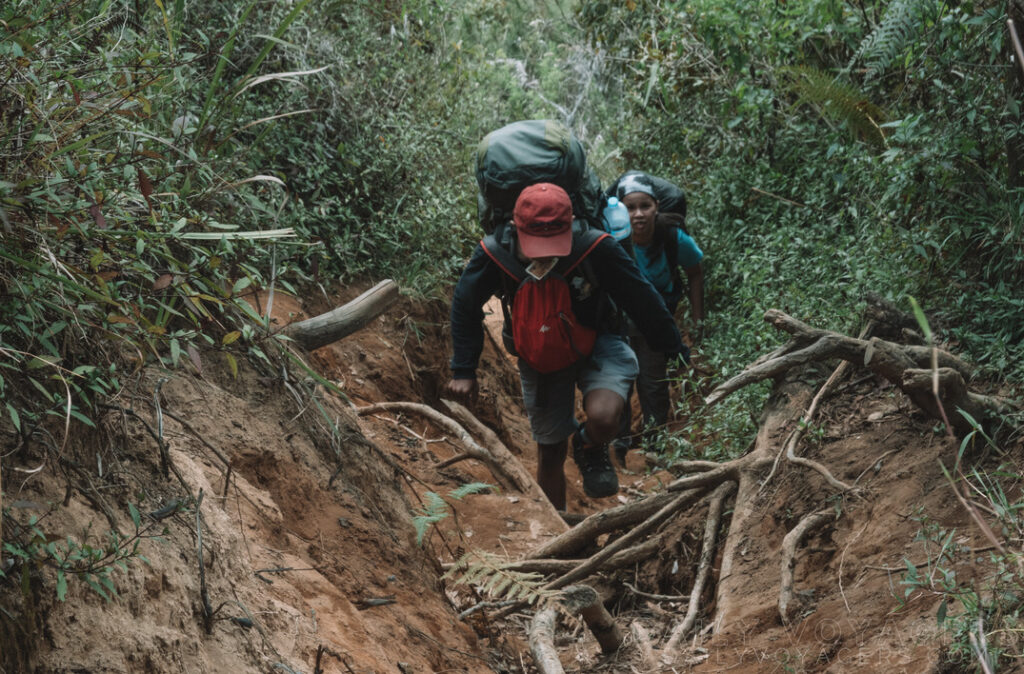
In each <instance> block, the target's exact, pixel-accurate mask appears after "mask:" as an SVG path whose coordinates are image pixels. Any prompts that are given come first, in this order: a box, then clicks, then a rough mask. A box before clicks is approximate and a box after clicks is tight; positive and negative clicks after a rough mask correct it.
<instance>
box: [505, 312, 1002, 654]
mask: <svg viewBox="0 0 1024 674" xmlns="http://www.w3.org/2000/svg"><path fill="white" fill-rule="evenodd" d="M877 315H878V316H880V317H884V316H887V315H888V314H887V313H886V312H885V311H881V312H879V313H878V314H877ZM765 320H767V321H768V322H770V323H772V324H773V325H774V326H775V327H777V328H778V329H779V330H781V331H783V332H786V333H789V334H790V335H791V339H790V340H789V341H788V342H787V343H786V344H784V345H783V346H781V347H779V348H778V349H776V350H775V351H773V352H772V353H770V354H767V355H766V356H763V357H761V358H759V359H757V360H756V361H755V362H754V363H752V364H751V365H749V366H748V367H747V368H746V369H745V370H744V371H743V372H741V373H740V374H739V375H737V376H736V377H733V378H732V379H730V380H729V381H727V382H725V383H723V384H721V385H719V386H718V387H717V388H716V389H715V390H714V391H712V392H711V394H710V395H709V396H708V397H707V399H706V401H707V403H708V404H709V405H711V404H715V403H717V402H719V401H721V400H722V399H723V398H724V397H725V396H727V395H729V394H730V393H732V392H734V391H737V390H739V389H740V388H742V387H744V386H747V385H748V384H752V383H755V382H759V381H762V380H764V379H767V378H772V379H774V380H775V386H774V388H773V390H772V393H771V396H770V398H769V400H768V402H767V403H766V405H765V409H764V413H763V416H762V419H761V420H760V424H759V429H758V434H757V437H756V438H755V440H754V442H753V443H752V447H751V449H750V451H749V452H748V453H747V454H744V455H743V456H740V457H738V458H736V459H733V460H731V461H727V462H724V463H715V462H711V461H685V462H681V463H677V464H674V465H673V466H672V469H673V470H677V471H680V472H681V475H680V477H678V478H677V479H676V480H674V481H673V482H672V483H670V484H669V485H668V486H667V488H666V492H665V493H661V494H655V495H652V496H649V497H647V498H645V499H644V500H642V501H638V502H635V503H631V504H628V505H624V506H620V507H617V508H612V509H609V510H606V511H603V512H600V513H597V514H595V515H592V516H591V517H588V518H587V519H586V520H584V521H583V522H581V523H580V524H579V525H577V526H576V527H574V528H572V529H570V530H569V531H567V532H565V533H563V534H561V535H560V536H558V537H556V538H554V539H552V540H550V541H548V542H547V543H545V544H544V545H542V546H540V547H539V548H537V549H535V550H533V551H532V552H530V553H529V554H527V555H526V556H524V558H522V559H520V560H518V561H515V562H510V563H508V564H506V565H504V566H503V568H504V569H507V570H510V571H512V570H514V571H519V572H538V573H543V574H561V575H558V576H557V577H556V578H554V579H552V580H550V581H548V582H547V583H546V584H545V585H544V586H543V588H542V589H543V590H556V589H560V588H564V587H566V586H567V585H569V584H571V583H575V582H578V581H579V580H581V579H583V578H586V577H587V576H589V575H590V574H593V573H595V572H597V571H608V570H613V569H616V568H622V567H623V566H625V565H627V564H634V563H637V562H638V561H642V560H644V559H646V558H648V557H649V556H654V555H655V554H657V551H658V550H659V549H660V548H661V541H662V540H663V537H664V533H662V534H655V533H654V532H655V531H656V530H657V529H658V528H659V527H661V526H662V525H663V524H664V523H665V522H666V521H667V520H668V519H669V518H670V517H672V516H673V515H674V514H675V513H677V512H679V511H680V510H682V509H684V508H688V507H691V506H693V505H694V504H697V503H698V502H700V501H701V500H704V499H705V497H708V495H709V494H710V497H708V501H709V507H708V514H707V517H706V519H705V524H704V538H703V545H702V549H701V554H700V557H699V559H698V560H697V572H696V576H695V579H694V585H693V588H692V591H691V592H690V594H689V597H688V606H687V610H686V613H685V615H684V616H682V618H681V619H680V620H679V622H678V623H677V625H676V626H675V627H674V628H673V630H672V632H671V634H670V636H669V638H668V640H667V642H666V645H665V648H664V650H663V651H662V653H661V657H662V659H663V661H662V663H661V664H662V665H671V664H672V663H673V662H676V661H678V659H679V656H680V653H679V648H680V644H681V643H682V642H683V640H684V639H685V638H686V637H687V635H689V634H691V633H692V630H693V628H694V625H695V623H696V620H697V617H698V615H699V614H700V612H701V605H700V602H701V598H702V596H703V595H705V594H706V592H705V588H706V586H707V584H708V583H712V582H714V581H713V580H712V577H713V575H714V573H713V568H714V564H713V561H714V559H715V551H716V546H717V544H718V533H719V531H720V530H721V528H722V522H721V519H722V511H723V508H724V505H725V503H726V502H727V501H728V500H729V499H730V498H732V497H733V494H735V505H734V508H733V513H732V520H731V523H730V525H729V527H728V529H729V531H730V534H729V535H727V536H726V537H725V538H724V540H723V541H722V544H721V549H722V552H721V565H720V568H719V570H718V573H717V576H718V581H717V587H716V588H715V600H714V606H715V608H714V616H713V624H714V625H715V628H716V631H721V630H723V629H724V628H725V627H726V626H728V625H729V624H731V622H732V620H733V619H739V618H740V617H742V616H744V615H745V613H746V611H747V609H746V608H745V607H744V605H743V599H744V597H745V594H746V590H747V588H746V587H745V585H746V582H747V577H748V576H747V574H745V573H743V570H742V568H737V567H740V566H741V565H742V564H743V563H744V562H743V560H744V557H745V555H747V554H748V553H747V551H746V548H747V540H748V539H747V537H746V536H745V535H744V532H749V531H750V530H751V527H752V523H753V522H755V521H756V520H757V519H759V518H760V517H762V516H763V513H762V512H761V509H760V507H759V505H758V495H759V494H760V493H763V490H764V486H765V485H767V484H768V483H769V482H770V481H771V479H772V478H773V477H774V475H775V474H776V472H777V471H778V470H779V467H780V463H781V462H782V461H783V460H784V461H785V463H786V464H789V465H793V466H796V467H799V468H805V469H809V470H811V471H814V472H816V473H817V474H819V475H820V476H821V478H822V479H823V480H824V481H825V483H826V484H827V486H828V488H830V489H831V490H834V491H835V492H839V493H843V494H849V493H852V492H856V491H858V490H860V489H862V487H858V486H857V484H858V483H859V481H860V477H863V474H864V473H861V476H860V477H858V478H857V480H855V481H853V483H848V482H846V481H844V480H842V479H839V478H838V477H836V476H835V475H833V473H832V471H831V470H830V469H829V467H827V466H825V465H824V464H822V463H820V462H818V461H814V460H812V459H810V458H806V457H801V456H799V454H798V448H799V445H800V442H801V440H802V439H803V437H804V435H805V433H806V430H807V428H808V427H809V425H810V424H811V422H812V420H813V419H814V418H815V416H816V415H817V414H818V409H819V407H820V405H821V403H822V401H823V400H824V399H825V398H826V397H827V396H829V395H830V394H831V393H832V392H833V391H835V389H836V387H837V385H838V384H839V382H840V380H841V379H842V378H844V377H845V376H846V375H847V374H848V372H849V371H850V370H851V369H853V368H854V367H859V366H864V367H867V368H868V369H869V370H870V371H871V372H872V373H873V376H879V377H882V378H884V379H886V380H887V381H889V382H891V383H892V384H893V385H895V386H897V387H899V388H900V389H901V390H903V391H904V393H905V394H906V395H907V397H909V398H910V399H911V400H912V401H913V402H914V403H915V405H917V406H918V407H919V408H921V409H922V410H923V411H924V412H925V413H927V414H929V415H930V416H932V417H933V418H941V416H940V413H942V412H944V410H945V409H954V408H956V407H959V408H962V409H964V410H965V411H967V413H968V414H970V415H971V416H972V417H974V418H975V419H978V420H981V419H983V418H984V417H986V416H987V415H989V414H991V413H993V412H1002V411H1007V410H1009V409H1010V405H1009V404H1008V403H1006V402H1004V401H1002V400H999V399H996V398H993V397H989V396H982V395H979V394H976V393H973V392H971V391H969V390H968V388H967V384H966V382H967V381H968V380H969V379H970V377H971V374H972V368H971V367H970V366H969V365H968V364H967V363H965V362H964V361H962V360H961V359H959V358H957V357H956V356H954V355H952V354H949V353H947V352H944V351H940V350H937V349H935V348H933V347H929V346H921V345H920V344H911V345H901V344H897V343H894V342H889V341H886V340H883V339H880V338H878V337H870V338H869V335H870V333H871V332H872V331H873V330H874V329H875V327H876V324H875V322H874V321H869V323H868V324H867V326H866V327H865V328H864V330H863V331H862V333H861V335H860V336H859V337H858V338H851V337H847V336H844V335H841V334H838V333H834V332H830V331H825V330H817V329H814V328H811V327H810V326H808V325H805V324H804V323H801V322H800V321H797V320H795V319H793V318H791V317H789V316H787V315H786V314H784V313H782V312H780V311H777V310H771V311H768V312H767V313H766V315H765ZM903 324H904V325H906V321H904V322H903ZM906 329H907V328H904V330H906ZM886 334H892V331H891V330H890V331H889V332H887V333H886ZM907 334H908V335H909V336H910V337H911V338H914V335H913V334H911V333H909V332H908V333H907ZM833 359H839V360H841V361H842V362H841V363H840V364H839V366H838V367H836V368H835V370H834V371H833V372H832V374H831V376H830V377H828V379H827V381H826V382H825V384H824V385H823V386H822V387H821V388H820V389H819V390H818V392H817V393H816V394H815V395H814V396H813V398H812V395H811V391H810V390H809V389H808V385H807V382H806V381H805V380H806V371H807V367H806V366H807V365H808V364H810V363H812V362H816V361H823V360H833ZM933 364H934V366H933ZM936 392H938V394H937V395H936ZM958 417H959V415H958ZM949 423H950V424H953V425H954V427H955V428H956V430H958V431H960V432H964V431H969V430H970V429H971V427H970V426H969V424H968V422H967V421H966V420H964V419H960V418H958V419H950V420H949ZM488 442H490V441H488ZM884 456H885V455H883V457H884ZM769 468H770V472H769ZM765 473H768V475H767V477H765ZM679 492H682V493H679ZM818 507H819V508H820V507H821V506H818ZM833 513H834V511H833V510H832V509H828V510H819V511H817V512H812V513H810V514H807V515H805V516H804V517H803V519H801V520H800V522H799V524H798V525H797V526H796V527H794V528H793V529H792V530H791V531H790V532H789V533H788V534H787V535H786V536H785V539H784V540H783V542H782V547H781V551H780V553H779V554H780V568H781V578H780V586H779V602H778V612H779V616H780V617H781V619H782V621H783V622H784V623H788V622H789V621H790V620H792V619H793V614H794V612H795V609H794V607H793V603H794V600H793V597H794V589H793V585H794V583H793V571H794V568H795V564H796V554H797V549H798V548H799V547H800V546H801V544H802V542H803V541H804V540H805V539H806V538H807V536H808V535H809V534H810V533H811V532H813V531H814V530H816V529H819V528H821V527H822V526H824V525H826V524H827V523H828V522H829V521H830V520H831V519H832V518H833V517H834V514H833ZM621 531H624V532H625V533H623V534H621V535H620V536H619V537H618V538H614V539H612V542H610V543H608V544H607V545H605V546H604V547H603V548H602V549H601V550H599V551H598V552H597V553H595V554H594V555H593V556H591V557H590V558H588V559H586V560H579V559H561V558H564V557H568V556H571V555H574V554H578V553H579V551H581V550H584V549H587V548H590V547H592V546H593V544H594V542H595V541H596V540H597V539H598V537H600V536H601V535H603V534H607V533H611V532H621ZM645 539H646V540H645ZM637 594H638V595H640V596H643V594H642V593H640V592H639V591H637ZM674 600H677V601H678V600H679V599H678V598H674ZM522 606H523V603H522V602H517V603H516V604H513V605H509V606H506V607H504V608H503V609H502V610H501V611H499V612H498V613H496V614H495V615H494V616H493V617H494V618H496V619H497V618H501V617H503V616H506V615H508V614H510V613H511V612H512V611H514V610H517V609H519V608H520V607H522ZM549 621H550V629H549V628H548V626H549ZM553 623H554V614H553V613H552V614H551V615H550V616H549V615H547V612H542V614H538V616H537V618H536V619H535V621H534V625H533V627H532V628H531V648H533V649H534V654H535V658H538V660H540V659H542V658H543V657H544V653H543V647H544V643H543V638H546V635H548V634H550V640H549V642H550V643H553V638H554V637H553V634H554V632H553V630H554V625H553ZM637 627H638V626H636V625H634V626H633V627H632V628H631V631H632V633H633V635H634V638H635V639H636V641H637V644H638V649H639V651H640V653H641V655H642V656H643V657H644V658H645V663H646V665H645V666H647V667H648V668H649V669H650V668H657V667H658V663H656V662H655V661H654V654H653V650H652V648H651V644H650V639H649V637H647V635H646V632H644V631H643V630H642V629H637ZM535 635H536V638H535ZM621 637H622V635H621V632H620V633H619V636H618V638H619V640H620V641H621ZM535 644H536V645H535ZM602 647H603V648H604V644H602ZM538 648H539V649H541V650H540V651H538V650H537V649H538ZM552 649H553V646H552ZM538 654H539V655H538ZM703 657H706V655H705V656H703ZM698 659H699V658H698ZM554 662H555V663H557V664H552V663H551V662H549V663H548V664H547V665H541V664H540V662H538V667H539V668H540V669H541V671H562V670H561V664H560V663H558V660H557V653H555V654H554ZM695 662H696V661H695ZM544 666H551V667H557V669H554V668H552V669H549V670H545V669H544V668H543V667H544Z"/></svg>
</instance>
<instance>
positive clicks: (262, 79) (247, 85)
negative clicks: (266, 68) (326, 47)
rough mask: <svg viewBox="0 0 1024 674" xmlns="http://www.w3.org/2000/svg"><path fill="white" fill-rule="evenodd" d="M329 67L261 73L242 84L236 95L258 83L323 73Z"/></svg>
mask: <svg viewBox="0 0 1024 674" xmlns="http://www.w3.org/2000/svg"><path fill="white" fill-rule="evenodd" d="M328 68H330V66H321V67H320V68H314V69H313V70H293V71H291V72H287V73H271V74H270V75H260V76H259V77H254V78H252V79H251V80H249V81H248V82H246V83H245V84H244V85H242V88H241V89H239V90H238V91H237V92H235V96H238V95H239V94H241V93H242V92H243V91H246V90H247V89H251V88H252V87H254V86H256V85H258V84H263V83H264V82H272V81H274V80H285V79H291V78H293V77H301V76H303V75H315V74H316V73H322V72H323V71H325V70H327V69H328Z"/></svg>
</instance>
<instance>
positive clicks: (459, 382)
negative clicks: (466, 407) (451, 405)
mask: <svg viewBox="0 0 1024 674" xmlns="http://www.w3.org/2000/svg"><path fill="white" fill-rule="evenodd" d="M446 388H447V389H448V393H450V394H451V395H452V397H453V398H455V399H456V400H457V401H460V402H469V403H475V402H476V395H477V393H478V392H479V391H480V385H479V384H478V383H477V381H476V379H452V380H451V381H450V382H448V386H447V387H446Z"/></svg>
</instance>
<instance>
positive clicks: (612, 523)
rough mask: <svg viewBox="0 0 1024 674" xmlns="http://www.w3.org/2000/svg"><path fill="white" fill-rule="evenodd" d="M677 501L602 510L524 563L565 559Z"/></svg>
mask: <svg viewBox="0 0 1024 674" xmlns="http://www.w3.org/2000/svg"><path fill="white" fill-rule="evenodd" d="M673 498H675V497H674V496H673V495H671V494H655V495H653V496H649V497H647V498H645V499H644V500H642V501H636V502H635V503H629V504H626V505H622V506H617V507H615V508H609V509H608V510H602V511H601V512H599V513H595V514H593V515H591V516H590V517H588V518H587V519H585V520H583V521H582V522H580V523H579V524H577V525H576V526H574V527H573V528H572V529H569V530H568V531H566V532H565V533H563V534H560V535H558V536H556V537H554V538H552V539H551V540H550V541H548V542H547V543H545V544H544V545H542V546H540V547H539V548H537V549H536V550H533V551H532V552H530V553H528V554H527V555H526V556H525V557H523V559H545V558H548V557H564V556H565V555H571V554H573V553H574V552H579V551H580V550H583V549H585V548H586V547H587V546H589V545H591V544H593V542H594V541H595V540H597V537H598V536H600V535H601V534H605V533H608V532H611V531H618V530H620V529H624V528H626V527H629V526H633V525H635V524H637V523H638V522H643V521H644V520H645V519H647V518H648V517H650V516H651V515H653V514H654V513H656V512H657V511H658V510H659V509H661V508H663V507H664V506H665V504H667V503H669V502H671V501H672V499H673Z"/></svg>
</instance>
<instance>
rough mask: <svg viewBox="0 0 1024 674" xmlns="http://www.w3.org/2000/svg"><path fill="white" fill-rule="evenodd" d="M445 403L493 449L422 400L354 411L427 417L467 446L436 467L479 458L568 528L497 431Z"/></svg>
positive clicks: (453, 404) (506, 483)
mask: <svg viewBox="0 0 1024 674" xmlns="http://www.w3.org/2000/svg"><path fill="white" fill-rule="evenodd" d="M442 402H443V403H444V404H445V405H446V406H447V407H448V409H449V410H451V412H452V414H453V415H454V416H455V417H457V418H458V420H459V421H461V422H462V424H465V426H468V427H469V428H470V429H471V430H472V431H473V432H475V433H476V434H477V436H478V437H480V438H481V439H482V440H483V441H484V443H486V444H487V445H488V446H489V447H490V448H491V449H490V450H488V449H485V448H484V447H483V446H482V445H481V444H480V443H478V442H477V441H476V440H475V439H474V438H473V436H472V435H471V434H470V433H469V431H467V430H466V428H464V427H463V426H462V425H460V423H459V421H456V420H455V419H452V418H451V417H448V416H445V415H444V414H441V413H440V412H438V411H437V410H435V409H434V408H433V407H429V406H427V405H423V404H421V403H411V402H388V403H377V404H374V405H367V406H366V407H357V408H355V411H356V413H357V414H359V415H360V416H362V415H366V414H374V413H376V412H406V413H412V414H418V415H420V416H423V417H426V418H427V419H429V420H430V421H432V422H433V423H434V424H436V425H438V426H440V427H441V428H443V429H445V430H446V431H447V432H449V433H451V434H452V435H455V436H457V437H458V438H459V440H460V441H461V442H462V445H463V446H464V447H465V448H466V451H465V452H464V453H462V454H458V455H456V456H454V457H452V458H450V459H447V460H445V461H441V462H439V463H438V464H437V466H436V467H438V468H443V467H444V466H448V465H451V464H452V463H455V462H456V461H460V460H463V459H466V458H473V459H476V460H477V461H480V462H481V463H483V464H484V465H485V466H487V468H488V470H490V471H491V474H492V475H494V477H495V479H496V480H498V482H500V483H501V484H502V486H504V487H507V488H510V489H515V490H517V491H519V492H522V493H523V494H526V495H527V496H529V497H530V498H532V499H533V500H534V501H536V502H537V503H538V504H540V505H541V507H546V508H548V509H549V510H550V512H549V515H550V517H549V518H548V519H550V520H551V522H552V526H561V527H563V528H564V529H566V530H568V528H569V527H568V525H566V524H565V522H564V521H563V520H562V518H561V517H559V516H558V513H557V511H556V510H555V508H554V506H552V505H551V502H550V501H548V499H547V497H546V496H544V492H543V491H541V488H540V485H538V484H537V481H536V480H535V479H533V477H532V476H531V475H530V474H529V473H528V472H527V471H526V469H525V468H523V464H522V463H520V462H519V460H518V459H517V458H516V457H515V455H513V454H512V452H511V451H509V449H508V447H506V446H505V445H504V443H502V442H501V440H500V439H499V438H498V436H497V435H496V434H495V433H494V431H492V430H491V429H489V428H487V427H486V426H485V425H484V424H482V423H481V422H480V420H479V419H477V418H476V417H475V416H474V415H473V413H472V412H470V411H469V410H468V409H466V408H465V407H464V406H463V405H460V404H459V403H457V402H453V401H450V400H443V401H442Z"/></svg>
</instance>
